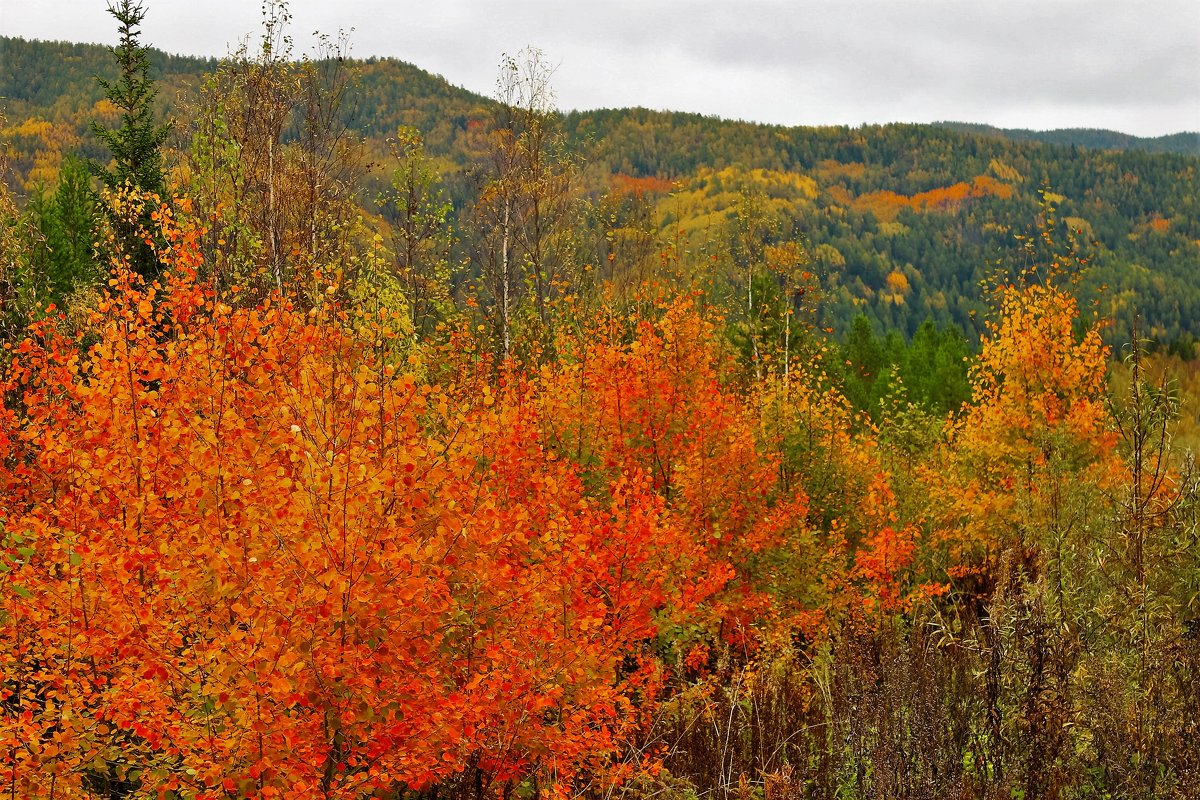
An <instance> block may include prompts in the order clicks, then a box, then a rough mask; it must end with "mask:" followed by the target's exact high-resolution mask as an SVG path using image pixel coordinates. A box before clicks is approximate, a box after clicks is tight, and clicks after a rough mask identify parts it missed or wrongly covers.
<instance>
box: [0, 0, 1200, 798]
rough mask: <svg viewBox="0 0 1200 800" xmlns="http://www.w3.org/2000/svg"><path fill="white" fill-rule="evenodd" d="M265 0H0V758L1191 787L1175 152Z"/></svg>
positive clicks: (379, 775)
mask: <svg viewBox="0 0 1200 800" xmlns="http://www.w3.org/2000/svg"><path fill="white" fill-rule="evenodd" d="M266 9H267V12H268V13H267V14H266V24H265V30H264V31H263V33H262V40H261V41H260V42H259V43H258V45H257V46H254V47H251V46H248V47H247V49H246V50H244V51H241V52H239V53H235V54H232V55H231V56H230V57H229V58H226V59H222V60H220V61H217V62H211V61H200V60H195V59H186V58H168V57H165V56H163V55H162V54H161V53H158V52H156V51H152V50H149V49H147V48H146V47H145V43H143V42H141V41H140V39H139V34H138V33H137V31H138V30H139V28H138V26H139V24H140V22H141V20H142V18H143V16H144V15H145V13H146V10H145V8H143V6H142V5H141V4H140V3H136V2H133V1H132V0H122V2H119V3H117V4H115V5H114V6H113V8H112V9H111V13H112V15H113V17H114V18H115V21H116V22H117V23H118V30H119V31H120V44H119V45H118V46H117V47H115V48H113V49H112V50H111V51H106V50H104V49H101V48H95V47H85V46H77V45H67V44H45V43H29V42H21V41H19V40H11V39H10V40H3V41H2V42H0V47H2V48H3V51H2V55H3V58H0V70H2V73H0V80H2V81H3V83H2V85H0V91H3V92H5V93H7V94H8V100H7V101H6V102H7V108H6V115H7V119H6V120H5V121H4V123H3V131H2V133H3V141H2V144H3V145H4V147H3V148H0V178H2V180H0V797H4V798H8V799H9V800H152V799H153V800H252V799H253V800H258V799H259V798H288V799H289V800H292V799H295V800H310V799H311V800H543V799H544V800H567V798H570V799H571V800H808V799H809V798H813V799H819V800H882V799H883V798H888V799H889V800H890V799H892V798H910V799H911V800H944V798H958V799H959V800H1000V799H1001V798H1003V799H1004V800H1014V798H1024V799H1025V800H1085V799H1086V800H1101V799H1102V798H1103V799H1115V798H1138V799H1139V800H1140V799H1142V798H1147V799H1148V798H1164V799H1167V800H1191V798H1195V797H1197V796H1200V749H1197V747H1196V742H1197V741H1200V536H1198V531H1200V477H1198V474H1197V472H1196V467H1195V460H1194V458H1193V451H1192V450H1191V449H1189V447H1188V444H1189V442H1192V441H1194V440H1189V439H1187V438H1186V436H1185V435H1183V434H1187V433H1188V430H1187V428H1188V419H1187V415H1188V414H1189V413H1190V412H1189V409H1190V408H1193V407H1194V406H1193V405H1192V404H1194V403H1195V402H1196V397H1197V395H1196V392H1195V391H1194V390H1195V389H1197V388H1200V377H1198V376H1197V366H1196V362H1195V360H1194V355H1195V354H1194V352H1192V351H1193V349H1194V346H1193V339H1192V338H1191V337H1192V336H1193V335H1194V334H1195V333H1196V331H1197V329H1198V328H1200V287H1198V286H1197V285H1196V282H1195V280H1194V275H1195V274H1196V268H1197V266H1200V264H1198V263H1197V262H1198V260H1200V228H1198V227H1197V226H1198V225H1200V222H1198V218H1197V214H1196V203H1197V202H1198V200H1200V198H1198V197H1197V192H1196V181H1197V176H1196V167H1197V158H1196V156H1194V155H1186V154H1179V153H1150V152H1145V151H1142V150H1136V149H1128V150H1118V151H1107V150H1093V149H1088V148H1086V147H1071V146H1066V147H1064V146H1061V145H1057V144H1048V143H1040V142H1015V141H1011V140H1010V139H1002V138H998V137H996V136H994V135H992V134H988V133H979V134H976V133H963V132H959V131H954V130H951V129H949V128H946V127H934V126H903V125H889V126H882V127H866V128H858V129H847V128H817V129H804V128H797V129H785V128H777V127H769V126H762V125H752V124H748V123H733V122H724V121H721V120H715V119H709V118H703V117H697V116H694V115H685V114H667V113H655V112H648V111H640V110H626V111H594V112H586V113H584V112H573V113H569V114H562V113H559V112H558V111H556V110H555V109H554V108H553V105H552V103H551V102H550V98H551V97H552V92H551V90H550V89H551V87H550V84H549V80H550V77H551V75H552V70H551V69H549V67H548V65H547V62H546V61H545V59H544V57H543V56H542V55H541V54H540V53H538V52H537V51H535V50H526V51H523V52H522V53H519V54H514V55H513V56H511V57H507V58H505V59H504V60H503V61H502V62H501V64H500V65H499V78H498V81H497V86H498V91H497V97H496V98H494V99H485V98H482V97H478V96H475V95H471V94H469V93H466V92H464V91H462V90H458V89H454V88H453V87H449V86H448V85H447V84H446V83H445V82H444V81H442V80H440V79H438V78H435V77H433V76H430V75H428V74H426V73H423V72H420V71H419V70H417V69H415V68H413V67H410V66H407V65H404V64H401V63H399V62H394V61H378V60H368V61H365V62H354V61H347V60H345V59H339V58H338V57H337V55H338V49H337V48H338V44H337V43H336V42H333V43H329V47H330V48H332V49H330V50H328V51H327V52H326V53H325V55H326V56H329V57H326V58H318V59H314V60H303V59H296V58H293V57H292V54H291V53H290V51H289V50H288V49H287V46H286V42H287V39H286V36H285V35H284V32H285V30H286V26H285V24H284V23H285V22H286V14H285V13H275V14H274V15H273V14H272V13H271V12H272V10H275V11H276V12H280V11H281V10H286V5H284V4H274V3H268V4H266ZM92 73H96V74H99V75H101V76H102V80H101V81H99V82H98V83H93V82H92V79H91V78H90V77H89V76H90V75H91V74H92ZM104 76H107V77H104ZM168 118H170V119H168ZM1104 284H1107V286H1106V287H1105V288H1102V285H1104ZM1139 316H1140V320H1139ZM1133 333H1136V334H1137V336H1129V337H1128V338H1126V339H1122V338H1121V337H1122V336H1126V335H1127V334H1133ZM1114 341H1115V342H1117V344H1116V345H1115V346H1114V344H1113V342H1114ZM1161 351H1167V352H1161ZM1164 365H1169V367H1170V368H1171V369H1172V370H1174V372H1175V374H1176V376H1177V379H1176V380H1169V379H1168V377H1164V375H1166V374H1167V373H1166V372H1164ZM1191 432H1192V433H1193V434H1194V433H1195V431H1194V426H1193V430H1192V431H1191Z"/></svg>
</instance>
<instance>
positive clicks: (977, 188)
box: [852, 175, 1013, 222]
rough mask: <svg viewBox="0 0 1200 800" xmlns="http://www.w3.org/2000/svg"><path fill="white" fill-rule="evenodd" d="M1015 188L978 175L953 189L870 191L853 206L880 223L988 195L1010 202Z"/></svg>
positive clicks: (854, 202)
mask: <svg viewBox="0 0 1200 800" xmlns="http://www.w3.org/2000/svg"><path fill="white" fill-rule="evenodd" d="M1012 193H1013V188H1012V187H1011V186H1009V185H1008V184H1006V183H1001V182H1000V181H998V180H996V179H995V178H993V177H991V176H990V175H978V176H976V177H975V178H974V179H972V180H971V181H970V182H969V183H968V182H965V181H959V182H958V183H955V184H952V185H950V186H942V187H938V188H937V189H930V190H929V191H927V192H918V193H917V194H914V195H911V196H909V195H903V194H897V193H896V192H892V191H879V192H868V193H866V194H863V195H859V196H858V197H856V198H855V199H854V200H853V202H852V205H853V207H854V208H855V209H857V210H859V211H869V212H871V213H872V214H874V215H875V217H876V218H877V219H879V220H880V221H881V222H892V221H894V220H895V219H896V217H897V216H899V214H900V212H901V211H902V210H903V209H906V208H908V209H911V210H913V211H935V210H941V211H944V210H951V209H955V208H958V207H959V206H961V205H962V204H963V203H965V202H966V201H968V200H972V199H976V198H980V197H987V196H989V195H991V196H995V197H999V198H1001V199H1008V198H1009V197H1012Z"/></svg>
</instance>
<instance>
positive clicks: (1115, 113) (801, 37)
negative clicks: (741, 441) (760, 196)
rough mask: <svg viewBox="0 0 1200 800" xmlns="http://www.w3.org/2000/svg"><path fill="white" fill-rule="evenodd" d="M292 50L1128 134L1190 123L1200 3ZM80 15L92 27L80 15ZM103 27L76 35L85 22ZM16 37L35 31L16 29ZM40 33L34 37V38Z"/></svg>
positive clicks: (22, 16)
mask: <svg viewBox="0 0 1200 800" xmlns="http://www.w3.org/2000/svg"><path fill="white" fill-rule="evenodd" d="M147 4H148V6H149V8H150V17H149V18H148V20H147V26H146V33H147V38H148V40H150V41H152V42H153V43H155V44H157V45H159V46H161V47H164V48H165V49H168V50H173V51H176V52H197V51H199V52H203V53H211V54H220V53H222V52H224V51H225V50H226V49H227V47H228V45H229V44H230V43H235V42H237V41H238V40H239V39H240V38H241V37H242V36H243V35H245V34H247V33H251V32H252V31H253V30H254V29H255V28H256V27H257V24H258V3H257V2H249V0H216V1H215V2H208V3H196V2H192V0H147ZM291 7H292V11H293V16H294V26H293V27H294V31H295V32H296V40H297V45H298V46H300V47H301V48H303V46H304V45H305V42H306V34H307V33H308V32H309V31H312V30H315V29H321V30H324V31H329V32H332V31H335V30H336V29H337V28H339V27H342V28H354V29H355V32H354V34H353V37H352V42H353V52H354V54H355V55H360V56H365V55H390V56H395V57H399V58H402V59H404V60H407V61H411V62H414V63H416V64H417V65H418V66H421V67H424V68H426V69H429V70H431V71H433V72H437V73H441V74H443V75H445V76H446V77H447V78H448V79H450V80H451V81H453V82H455V83H458V84H460V85H465V86H466V87H467V88H470V89H473V90H475V91H478V92H482V93H484V94H487V93H490V92H491V90H492V87H493V85H494V79H495V74H496V66H497V62H498V59H499V56H500V54H501V52H504V51H508V52H512V51H515V50H517V49H519V48H520V47H522V46H523V45H526V44H536V45H538V46H540V47H541V48H542V49H543V50H544V51H545V52H546V54H547V55H548V57H549V58H550V59H551V60H552V61H553V62H555V63H558V64H560V68H559V70H558V73H557V74H556V76H555V83H556V87H557V89H558V96H559V101H560V104H561V105H562V106H564V107H569V108H590V107H597V106H613V105H622V106H624V105H647V106H650V107H658V108H676V109H680V110H691V111H699V112H702V113H709V114H720V115H724V116H733V117H742V118H752V119H758V120H762V121H769V122H781V123H793V124H794V123H820V122H846V123H852V124H853V123H858V122H863V121H880V122H881V121H887V120H890V119H905V120H911V121H919V120H932V119H947V118H954V119H968V120H973V121H980V122H993V123H999V124H1005V125H1014V124H1017V125H1021V126H1026V127H1063V126H1073V125H1093V126H1095V125H1100V126H1105V127H1115V128H1121V129H1124V130H1127V131H1129V132H1133V133H1143V134H1150V133H1164V132H1168V131H1174V130H1180V129H1183V128H1192V129H1195V128H1198V127H1200V98H1198V95H1197V86H1200V3H1196V2H1194V0H1166V1H1165V2H1155V3H1153V4H1147V3H1144V2H1139V0H1099V2H1097V0H791V1H789V0H738V1H737V2H729V1H728V0H724V1H723V2H717V1H716V0H607V1H605V0H591V1H590V2H585V0H507V1H506V2H497V0H430V1H428V2H417V1H416V0H410V1H409V2H397V0H343V2H341V3H339V4H336V5H334V4H331V3H328V2H326V1H325V0H292V3H291ZM0 8H3V10H4V14H3V15H0V30H3V31H5V32H9V29H10V28H12V29H13V30H12V31H11V32H13V33H18V34H19V33H22V30H18V29H17V28H26V29H28V28H29V27H30V26H33V25H35V24H41V25H42V27H43V28H46V27H54V28H55V29H57V30H60V31H61V33H59V34H58V36H59V38H91V39H96V38H102V39H104V40H108V39H109V38H111V37H110V35H109V27H110V26H109V24H108V22H109V20H108V19H107V17H106V15H104V14H103V0H86V1H85V0H57V2H46V3H39V4H37V5H36V6H33V5H32V4H30V3H28V2H25V3H21V2H19V0H0ZM85 20H86V22H85ZM86 25H91V26H96V25H98V26H99V28H98V29H97V30H96V33H95V34H93V35H92V36H90V37H89V36H81V34H80V33H79V30H80V27H81V26H86ZM25 35H30V33H28V32H26V33H25ZM40 35H42V36H43V38H45V34H44V33H42V34H40Z"/></svg>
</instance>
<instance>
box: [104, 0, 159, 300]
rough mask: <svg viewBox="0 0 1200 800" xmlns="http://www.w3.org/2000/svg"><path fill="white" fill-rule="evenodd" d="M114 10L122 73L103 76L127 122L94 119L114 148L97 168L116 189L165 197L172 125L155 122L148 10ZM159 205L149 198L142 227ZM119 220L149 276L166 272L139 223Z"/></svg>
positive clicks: (127, 3)
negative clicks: (142, 37)
mask: <svg viewBox="0 0 1200 800" xmlns="http://www.w3.org/2000/svg"><path fill="white" fill-rule="evenodd" d="M108 13H110V14H112V15H113V17H114V18H115V19H116V20H117V30H118V32H119V33H120V42H119V43H118V44H117V46H116V47H114V48H112V54H113V57H114V58H116V61H117V66H118V67H119V68H120V72H121V75H120V77H119V78H118V79H117V80H116V81H107V80H105V79H103V78H97V80H98V81H99V83H100V86H101V88H103V89H104V95H105V97H107V98H108V100H109V101H110V102H111V103H112V104H113V105H114V106H116V107H117V108H118V109H119V110H120V111H121V124H120V126H119V127H117V128H113V129H110V128H106V127H104V126H103V125H101V124H100V123H98V122H93V123H92V131H93V132H94V133H95V134H96V136H97V137H98V138H99V139H100V141H102V142H103V143H104V144H105V145H106V146H107V147H108V149H109V151H110V152H111V153H112V160H113V166H112V168H111V169H106V168H100V167H96V172H97V174H98V175H99V177H100V180H101V181H102V182H103V183H104V185H105V186H107V187H108V188H110V189H120V188H124V187H126V186H128V187H130V188H132V189H136V190H138V191H141V192H146V193H148V194H153V195H158V196H159V197H160V198H161V197H163V195H165V193H166V191H165V190H166V180H165V177H164V175H163V158H162V150H161V148H162V145H163V143H164V142H165V141H166V139H167V136H168V135H169V134H170V131H171V125H170V124H169V123H168V124H165V125H157V124H155V122H154V113H153V109H152V105H153V103H154V98H155V96H156V95H157V93H158V91H157V89H156V88H155V86H154V82H153V81H152V80H151V79H150V74H149V73H150V55H149V52H150V51H149V48H147V47H145V46H144V45H142V44H141V42H140V41H139V40H138V36H139V33H140V30H139V28H140V26H141V24H142V20H143V19H145V17H146V10H145V9H144V8H143V7H142V4H141V2H140V0H138V1H137V2H135V0H120V2H119V3H117V4H115V5H113V4H110V5H109V7H108ZM153 205H154V203H153V202H152V201H148V202H147V203H146V204H145V208H144V209H143V211H142V215H141V220H140V222H141V223H142V224H141V227H143V228H145V229H147V230H148V229H149V228H150V226H149V224H148V223H149V222H150V213H151V211H152V210H153V208H152V206H153ZM114 222H115V224H116V225H117V230H118V233H119V234H120V238H121V240H122V241H123V243H124V245H125V246H126V248H127V252H128V255H129V257H130V259H131V260H132V262H133V265H134V267H135V268H136V269H137V271H138V272H140V273H141V274H142V275H143V276H144V277H146V278H153V277H155V276H156V275H157V274H158V272H159V271H160V266H159V264H158V259H157V257H156V256H155V254H154V251H153V249H152V248H151V247H149V246H148V245H146V243H145V240H144V238H143V236H141V235H139V233H138V231H137V227H139V226H138V225H136V224H131V223H128V222H125V221H121V220H115V221H114Z"/></svg>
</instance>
